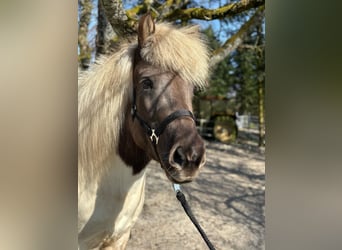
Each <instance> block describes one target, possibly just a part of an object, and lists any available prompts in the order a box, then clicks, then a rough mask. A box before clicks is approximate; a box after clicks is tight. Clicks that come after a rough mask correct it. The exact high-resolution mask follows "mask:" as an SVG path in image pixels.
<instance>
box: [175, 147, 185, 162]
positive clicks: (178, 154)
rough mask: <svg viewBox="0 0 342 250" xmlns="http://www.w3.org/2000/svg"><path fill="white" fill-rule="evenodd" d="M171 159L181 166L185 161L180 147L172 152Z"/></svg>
mask: <svg viewBox="0 0 342 250" xmlns="http://www.w3.org/2000/svg"><path fill="white" fill-rule="evenodd" d="M173 161H174V162H175V163H177V164H178V165H180V166H182V165H183V163H184V161H185V155H184V152H183V148H182V147H178V148H177V149H176V151H175V153H174V154H173Z"/></svg>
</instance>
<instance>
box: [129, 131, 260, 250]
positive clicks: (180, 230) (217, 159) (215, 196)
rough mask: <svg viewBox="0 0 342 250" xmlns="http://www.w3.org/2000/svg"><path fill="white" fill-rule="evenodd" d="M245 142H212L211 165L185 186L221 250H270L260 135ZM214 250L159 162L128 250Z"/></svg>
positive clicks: (246, 135) (150, 172)
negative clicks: (183, 205) (210, 248)
mask: <svg viewBox="0 0 342 250" xmlns="http://www.w3.org/2000/svg"><path fill="white" fill-rule="evenodd" d="M239 137H240V138H239V143H236V144H234V145H225V144H222V143H219V142H207V164H206V166H205V167H204V168H203V170H202V171H201V173H200V174H199V176H198V177H197V179H196V180H195V181H193V182H192V183H188V184H185V185H183V186H182V189H183V191H184V193H185V195H186V197H187V200H188V202H189V204H190V206H191V208H192V211H193V213H194V214H195V216H196V218H197V220H198V221H199V223H200V224H201V226H202V227H203V229H204V230H205V231H206V233H207V235H208V237H209V239H210V240H211V242H212V243H213V245H214V246H215V247H216V249H218V250H219V249H241V250H242V249H243V250H246V249H265V242H264V236H265V152H264V148H258V147H257V146H256V144H255V137H256V136H255V133H251V132H246V131H245V132H244V131H242V133H240V134H239ZM145 249H146V250H147V249H149V250H150V249H165V250H180V249H198V250H200V249H201V250H202V249H203V250H204V249H208V248H207V246H206V244H205V243H204V241H203V240H202V238H201V236H200V234H199V233H198V232H197V230H196V228H195V227H194V226H193V224H192V223H191V221H190V220H189V218H188V217H187V216H186V214H185V213H184V211H183V208H182V206H181V205H180V203H179V202H178V200H177V199H176V197H175V193H174V191H173V189H172V186H171V184H170V182H169V181H168V180H167V178H166V176H165V174H164V172H163V170H162V169H161V168H160V166H159V165H158V164H157V163H156V162H152V163H151V164H150V165H149V166H148V169H147V184H146V198H145V204H144V208H143V212H142V214H141V215H140V217H139V219H138V221H137V223H136V224H135V226H134V228H133V229H132V231H131V238H130V240H129V242H128V245H127V250H145Z"/></svg>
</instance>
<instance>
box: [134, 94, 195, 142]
mask: <svg viewBox="0 0 342 250" xmlns="http://www.w3.org/2000/svg"><path fill="white" fill-rule="evenodd" d="M135 99H136V97H135V90H133V105H132V109H131V115H132V119H133V121H134V118H137V120H138V121H139V123H140V125H141V126H142V127H143V128H144V129H145V130H146V133H147V134H148V136H149V137H150V139H151V142H152V143H153V144H154V145H157V144H158V141H159V136H160V135H161V134H162V133H163V132H164V130H165V128H166V127H167V125H169V124H170V123H171V122H173V121H174V120H176V119H178V118H182V117H186V116H188V117H190V118H191V119H192V120H194V121H195V117H194V115H193V114H192V112H191V111H189V110H186V109H180V110H177V111H175V112H173V113H171V114H170V115H169V116H167V117H166V118H165V119H164V120H163V121H162V122H161V123H160V124H159V126H158V127H157V128H152V127H151V126H150V125H149V124H148V123H147V122H145V121H144V119H142V118H141V117H140V115H139V114H138V111H137V105H136V102H135Z"/></svg>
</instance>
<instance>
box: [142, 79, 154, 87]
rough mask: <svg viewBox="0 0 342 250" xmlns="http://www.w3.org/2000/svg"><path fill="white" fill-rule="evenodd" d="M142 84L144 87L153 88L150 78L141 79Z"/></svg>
mask: <svg viewBox="0 0 342 250" xmlns="http://www.w3.org/2000/svg"><path fill="white" fill-rule="evenodd" d="M142 85H143V88H144V89H152V88H153V82H152V81H151V79H148V78H147V79H144V80H143V81H142Z"/></svg>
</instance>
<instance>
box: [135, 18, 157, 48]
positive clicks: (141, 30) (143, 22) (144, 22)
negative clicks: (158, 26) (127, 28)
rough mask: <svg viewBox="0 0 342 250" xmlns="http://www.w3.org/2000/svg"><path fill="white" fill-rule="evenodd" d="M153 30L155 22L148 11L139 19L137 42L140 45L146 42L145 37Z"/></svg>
mask: <svg viewBox="0 0 342 250" xmlns="http://www.w3.org/2000/svg"><path fill="white" fill-rule="evenodd" d="M154 32H155V24H154V21H153V19H152V16H151V14H150V13H147V14H145V15H143V16H142V17H141V18H140V20H139V26H138V43H139V45H140V47H143V45H144V44H145V43H146V40H147V38H148V37H149V36H150V35H152V34H153V33H154Z"/></svg>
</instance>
